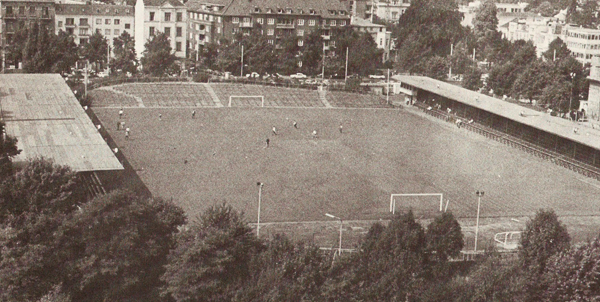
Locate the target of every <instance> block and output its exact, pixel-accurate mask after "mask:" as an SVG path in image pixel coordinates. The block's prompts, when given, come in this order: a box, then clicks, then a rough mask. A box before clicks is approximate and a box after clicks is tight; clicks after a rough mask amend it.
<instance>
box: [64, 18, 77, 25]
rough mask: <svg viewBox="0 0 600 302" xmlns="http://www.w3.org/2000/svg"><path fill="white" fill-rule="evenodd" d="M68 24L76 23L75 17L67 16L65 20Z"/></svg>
mask: <svg viewBox="0 0 600 302" xmlns="http://www.w3.org/2000/svg"><path fill="white" fill-rule="evenodd" d="M65 24H66V25H75V18H67V19H66V20H65Z"/></svg>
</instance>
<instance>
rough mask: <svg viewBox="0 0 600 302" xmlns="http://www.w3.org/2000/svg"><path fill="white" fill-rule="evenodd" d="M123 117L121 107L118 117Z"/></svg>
mask: <svg viewBox="0 0 600 302" xmlns="http://www.w3.org/2000/svg"><path fill="white" fill-rule="evenodd" d="M122 117H123V108H121V110H119V118H122Z"/></svg>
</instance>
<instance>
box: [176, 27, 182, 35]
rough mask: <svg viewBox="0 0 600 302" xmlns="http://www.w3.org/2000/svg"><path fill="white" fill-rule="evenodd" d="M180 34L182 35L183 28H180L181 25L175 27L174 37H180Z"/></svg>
mask: <svg viewBox="0 0 600 302" xmlns="http://www.w3.org/2000/svg"><path fill="white" fill-rule="evenodd" d="M181 36H183V28H181V27H177V28H175V37H181Z"/></svg>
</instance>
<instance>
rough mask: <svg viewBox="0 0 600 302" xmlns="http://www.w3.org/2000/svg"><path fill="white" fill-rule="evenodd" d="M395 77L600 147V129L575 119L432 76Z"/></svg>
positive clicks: (570, 138)
mask: <svg viewBox="0 0 600 302" xmlns="http://www.w3.org/2000/svg"><path fill="white" fill-rule="evenodd" d="M393 78H394V79H395V80H397V81H400V82H402V83H406V84H408V85H411V86H413V87H417V88H419V89H422V90H426V91H429V92H432V93H434V94H437V95H440V96H442V97H445V98H448V99H451V100H454V101H457V102H460V103H463V104H466V105H469V106H472V107H475V108H478V109H481V110H485V111H487V112H491V113H493V114H496V115H498V116H501V117H504V118H506V119H509V120H513V121H516V122H519V123H521V124H523V125H527V126H530V127H533V128H536V129H539V130H542V131H545V132H548V133H552V134H555V135H557V136H560V137H563V138H566V139H569V140H572V141H575V142H577V143H580V144H582V145H585V146H588V147H592V148H594V149H597V150H600V131H598V130H595V129H591V128H588V127H581V129H579V131H577V133H575V132H574V131H573V130H574V128H575V127H577V126H578V125H577V123H575V122H573V121H569V120H566V119H563V118H560V117H556V116H551V115H550V114H547V113H543V112H539V111H536V110H533V109H530V108H527V107H523V106H519V105H518V104H513V103H509V102H506V101H503V100H500V99H497V98H495V97H491V96H488V95H485V94H481V93H478V92H475V91H472V90H468V89H465V88H462V87H459V86H455V85H452V84H448V83H446V82H443V81H439V80H435V79H432V78H429V77H424V76H408V75H395V76H394V77H393Z"/></svg>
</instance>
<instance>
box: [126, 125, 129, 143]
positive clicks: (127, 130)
mask: <svg viewBox="0 0 600 302" xmlns="http://www.w3.org/2000/svg"><path fill="white" fill-rule="evenodd" d="M125 139H126V140H129V128H127V129H125Z"/></svg>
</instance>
